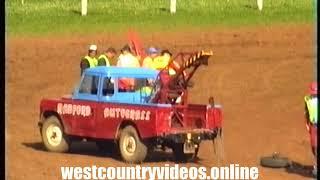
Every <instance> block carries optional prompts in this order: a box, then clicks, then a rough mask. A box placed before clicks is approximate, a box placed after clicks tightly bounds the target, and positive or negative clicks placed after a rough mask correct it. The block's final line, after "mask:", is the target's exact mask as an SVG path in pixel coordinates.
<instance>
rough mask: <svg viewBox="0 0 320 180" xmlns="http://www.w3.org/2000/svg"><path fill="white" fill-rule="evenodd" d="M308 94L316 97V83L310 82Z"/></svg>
mask: <svg viewBox="0 0 320 180" xmlns="http://www.w3.org/2000/svg"><path fill="white" fill-rule="evenodd" d="M309 91H310V94H311V95H317V94H318V83H317V82H312V83H311V84H310V89H309Z"/></svg>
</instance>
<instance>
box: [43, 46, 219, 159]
mask: <svg viewBox="0 0 320 180" xmlns="http://www.w3.org/2000/svg"><path fill="white" fill-rule="evenodd" d="M211 55H212V52H211V51H209V52H205V51H199V52H194V53H178V54H177V55H176V56H175V57H174V58H173V59H174V60H176V61H179V63H180V65H181V66H180V69H176V72H177V73H176V74H175V75H174V76H170V75H169V73H168V71H167V70H166V69H164V70H161V71H157V70H152V69H146V68H121V67H112V66H111V67H101V66H99V67H95V68H90V69H87V70H85V71H84V73H83V75H82V77H81V80H80V83H79V85H78V86H77V87H76V88H75V90H74V92H73V93H72V95H66V96H63V97H61V98H57V99H42V100H41V102H40V120H39V122H38V126H39V128H40V134H41V137H42V141H43V144H44V146H45V147H46V149H47V150H48V151H53V152H67V151H68V150H69V147H70V144H71V143H72V142H74V141H78V140H87V141H94V142H96V144H97V146H98V147H99V148H101V149H103V150H105V151H110V150H111V149H114V148H116V149H117V150H118V151H117V152H119V153H120V155H121V157H122V159H123V160H124V161H126V162H130V163H140V162H143V161H144V160H145V158H146V156H147V154H148V152H150V151H152V150H154V149H160V150H161V149H165V148H171V149H172V152H173V154H174V156H175V157H176V160H178V161H186V160H187V161H188V160H193V159H194V158H195V157H196V156H197V153H198V150H199V147H200V143H201V141H203V140H214V139H215V138H216V137H217V135H218V134H219V132H221V130H222V110H221V106H220V105H218V104H215V105H211V106H209V105H206V104H205V105H201V104H191V103H188V87H189V86H188V84H189V81H190V79H191V78H192V76H193V74H194V73H195V72H196V70H197V69H198V67H200V66H201V65H207V64H208V59H209V57H210V56H211ZM170 63H172V62H170ZM123 80H126V81H130V82H133V85H132V86H131V87H130V88H127V89H123V88H122V86H121V83H122V82H123ZM146 88H149V89H150V91H146V90H145V89H146Z"/></svg>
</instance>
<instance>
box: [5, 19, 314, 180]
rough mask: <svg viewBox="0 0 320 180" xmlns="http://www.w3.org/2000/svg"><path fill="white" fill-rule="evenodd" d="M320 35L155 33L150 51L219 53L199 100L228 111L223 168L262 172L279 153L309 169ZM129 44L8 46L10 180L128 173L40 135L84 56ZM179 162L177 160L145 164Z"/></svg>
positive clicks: (207, 160)
mask: <svg viewBox="0 0 320 180" xmlns="http://www.w3.org/2000/svg"><path fill="white" fill-rule="evenodd" d="M314 34H315V31H314V28H313V26H312V25H300V26H298V25H278V26H266V27H255V28H253V27H251V28H239V29H222V28H220V29H205V30H192V31H185V32H171V33H161V32H153V33H150V34H148V35H142V40H143V42H144V44H145V45H157V46H159V47H161V48H168V49H170V50H172V51H173V52H174V53H176V52H178V51H181V50H183V51H191V50H192V51H194V50H201V49H212V50H213V51H214V55H213V57H212V58H211V59H210V64H209V66H208V67H201V68H200V69H199V71H198V73H197V74H196V75H195V77H194V81H195V82H196V85H195V87H194V88H193V89H191V93H190V94H191V101H192V102H194V103H207V98H208V97H209V96H210V95H213V96H214V97H215V98H216V101H218V102H219V103H221V104H222V106H223V115H224V137H225V142H224V145H225V148H224V149H225V158H226V159H225V164H229V163H238V164H240V165H248V166H254V165H255V166H257V165H258V164H259V157H260V156H262V155H268V154H270V153H272V152H274V151H280V152H281V153H283V154H285V155H286V156H288V157H289V158H290V159H292V160H294V161H296V162H298V163H300V164H301V165H306V166H311V165H312V162H313V159H312V154H311V151H310V148H309V140H308V135H307V132H306V130H305V128H304V117H303V108H304V107H303V96H304V95H305V93H306V88H307V85H308V83H309V82H311V81H312V78H313V77H312V75H313V74H314V73H312V71H313V62H314V58H316V54H315V50H314V44H315V42H314V38H315V36H314ZM125 42H126V37H125V36H121V35H119V34H111V33H109V34H108V33H107V34H100V35H88V36H77V35H74V36H72V37H33V38H28V37H24V38H10V37H9V38H8V44H7V53H8V54H7V58H6V62H7V65H6V70H7V79H6V80H7V81H6V82H7V96H6V98H7V99H6V101H7V112H8V114H7V122H6V126H7V137H6V143H7V153H8V154H7V158H8V159H7V160H8V161H7V163H8V174H9V175H8V177H9V178H10V179H25V180H28V179H57V178H60V166H68V165H69V166H91V165H100V166H120V165H121V166H124V165H126V164H125V163H123V162H121V161H119V160H118V159H117V158H114V157H109V156H105V155H103V154H101V153H99V152H98V151H97V149H96V147H95V146H94V145H88V146H83V145H79V146H80V147H79V146H78V147H73V150H72V151H73V152H72V153H68V154H57V153H49V152H46V151H44V150H43V147H42V145H41V143H40V142H41V138H40V134H39V130H38V127H37V121H38V118H39V102H40V99H41V98H43V97H60V96H61V95H63V94H68V93H70V92H71V91H72V89H73V87H74V86H75V84H76V81H77V80H78V78H79V57H81V56H82V55H84V54H85V53H86V48H87V45H88V44H89V43H96V44H97V45H98V47H103V48H107V47H108V46H109V45H113V46H114V47H115V48H117V49H119V48H120V47H121V46H122V45H123V44H124V43H125ZM199 157H200V159H202V160H201V161H200V162H199V163H197V164H193V163H188V164H184V165H186V166H207V167H209V166H214V165H216V163H215V161H214V160H215V159H214V157H213V152H212V145H211V142H204V143H203V144H202V145H201V149H200V152H199ZM165 163H169V164H172V163H173V162H172V161H171V160H170V157H169V156H158V157H157V158H149V159H148V162H146V163H144V164H143V165H146V166H147V165H150V166H156V165H164V164H165ZM259 170H260V178H261V179H301V178H304V177H305V175H306V174H305V172H304V171H303V172H296V173H289V172H286V171H285V170H274V169H265V168H262V167H260V168H259Z"/></svg>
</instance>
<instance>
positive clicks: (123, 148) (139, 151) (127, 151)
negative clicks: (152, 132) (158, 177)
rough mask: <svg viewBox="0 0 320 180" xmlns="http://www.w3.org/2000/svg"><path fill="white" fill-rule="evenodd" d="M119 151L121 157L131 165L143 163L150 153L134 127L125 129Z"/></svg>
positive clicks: (121, 136) (121, 135) (122, 132)
mask: <svg viewBox="0 0 320 180" xmlns="http://www.w3.org/2000/svg"><path fill="white" fill-rule="evenodd" d="M119 149H120V154H121V157H122V158H123V159H124V160H125V161H126V162H129V163H140V162H142V161H143V160H144V159H145V158H146V156H147V152H148V148H147V146H146V145H144V144H143V143H142V142H141V141H140V138H139V136H138V133H137V131H136V129H135V128H134V127H132V126H127V127H125V128H124V129H123V130H122V131H121V134H120V140H119Z"/></svg>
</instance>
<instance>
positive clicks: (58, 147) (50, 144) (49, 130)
mask: <svg viewBox="0 0 320 180" xmlns="http://www.w3.org/2000/svg"><path fill="white" fill-rule="evenodd" d="M41 137H42V141H43V144H44V146H45V147H46V149H47V150H48V151H52V152H67V151H68V150H69V146H70V141H69V139H68V137H67V136H66V135H65V133H64V132H63V127H62V125H61V123H60V121H59V119H58V118H57V117H56V116H50V117H48V118H47V119H46V120H45V121H44V123H43V125H42V127H41Z"/></svg>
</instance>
